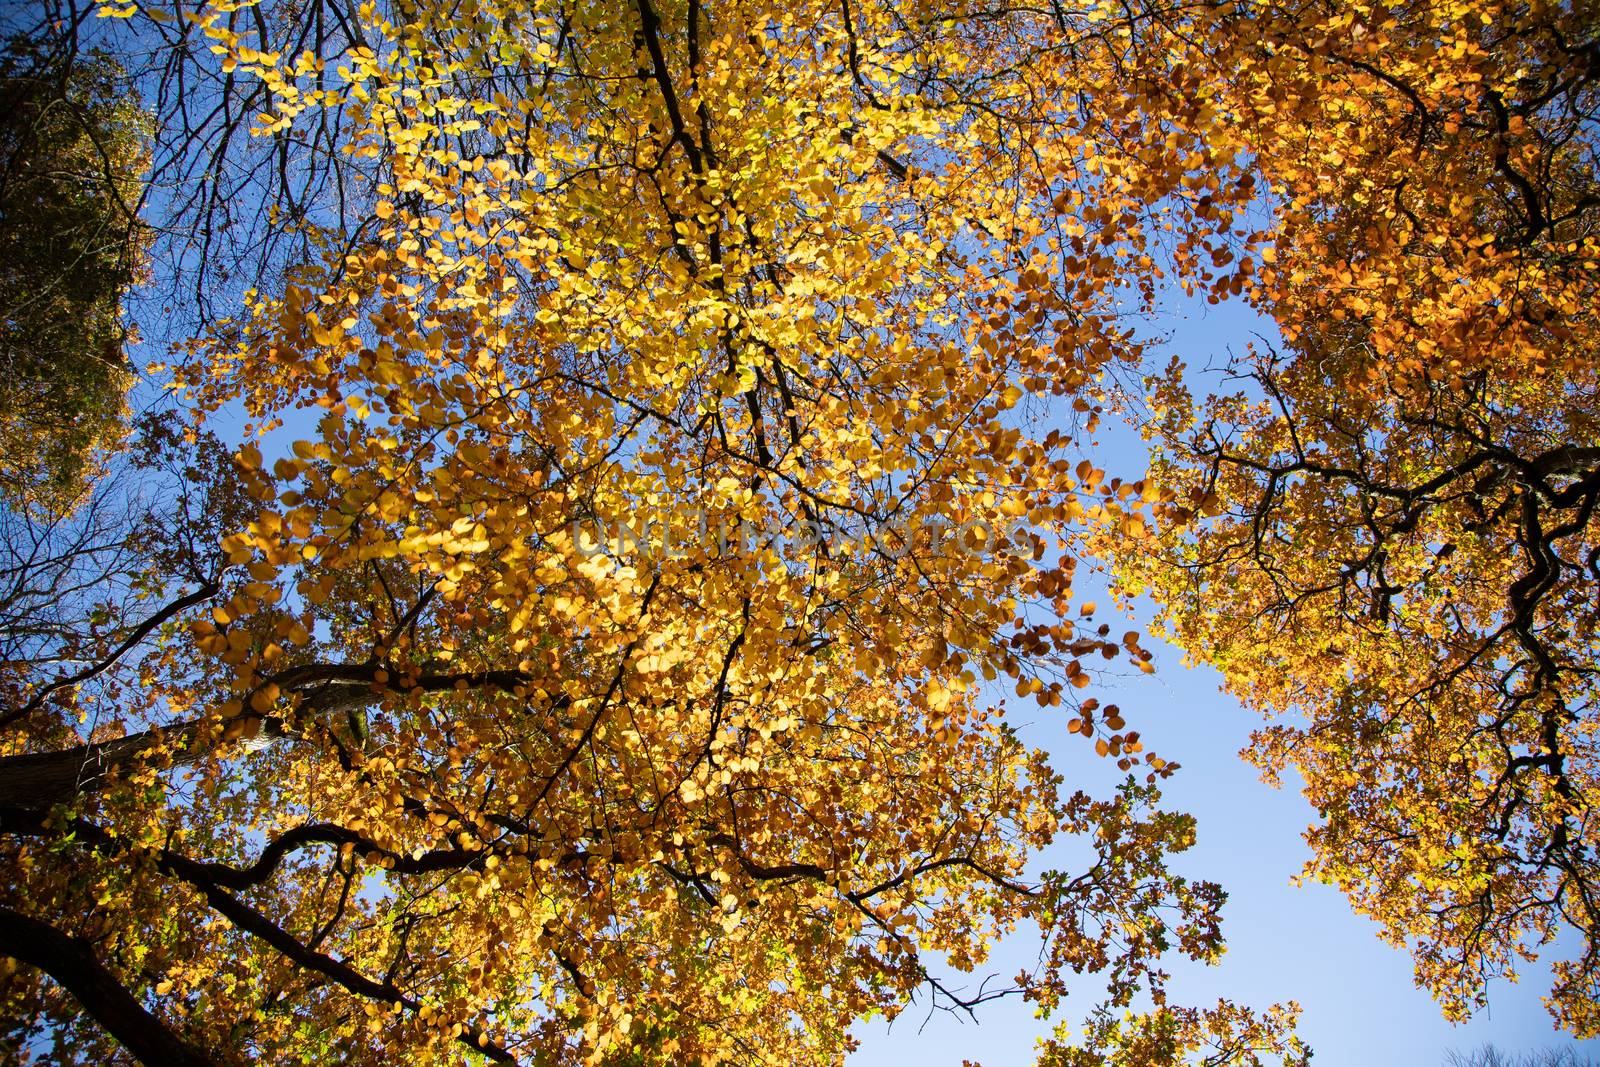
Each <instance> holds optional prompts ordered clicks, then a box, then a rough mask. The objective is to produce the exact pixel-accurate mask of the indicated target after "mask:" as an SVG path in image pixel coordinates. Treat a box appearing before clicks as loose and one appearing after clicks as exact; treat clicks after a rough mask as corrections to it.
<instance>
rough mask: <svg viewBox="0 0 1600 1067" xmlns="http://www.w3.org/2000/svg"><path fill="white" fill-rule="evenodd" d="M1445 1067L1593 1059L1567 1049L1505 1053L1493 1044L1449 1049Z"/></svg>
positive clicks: (1552, 1065) (1563, 1066) (1578, 1066)
mask: <svg viewBox="0 0 1600 1067" xmlns="http://www.w3.org/2000/svg"><path fill="white" fill-rule="evenodd" d="M1444 1061H1445V1064H1446V1065H1447V1067H1588V1065H1589V1064H1590V1063H1592V1062H1593V1061H1592V1060H1590V1059H1588V1058H1587V1057H1585V1058H1583V1059H1579V1058H1578V1054H1577V1053H1576V1052H1573V1051H1572V1050H1571V1049H1570V1048H1568V1049H1544V1050H1543V1051H1541V1052H1526V1053H1523V1054H1522V1055H1507V1054H1505V1053H1503V1052H1501V1051H1500V1050H1499V1049H1497V1048H1495V1047H1494V1046H1493V1045H1484V1046H1483V1047H1482V1048H1480V1049H1476V1050H1474V1051H1472V1052H1468V1053H1461V1052H1456V1051H1453V1050H1452V1051H1451V1052H1448V1053H1446V1054H1445V1060H1444Z"/></svg>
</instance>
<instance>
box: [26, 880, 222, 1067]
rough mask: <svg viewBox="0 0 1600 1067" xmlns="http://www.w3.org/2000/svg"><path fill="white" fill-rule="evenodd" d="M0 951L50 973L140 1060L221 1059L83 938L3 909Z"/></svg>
mask: <svg viewBox="0 0 1600 1067" xmlns="http://www.w3.org/2000/svg"><path fill="white" fill-rule="evenodd" d="M0 953H3V954H5V955H7V956H10V957H11V958H12V959H14V960H18V961H20V962H22V963H26V964H27V965H29V966H30V967H37V968H38V969H39V970H41V971H43V972H44V973H45V974H47V975H49V976H50V977H51V978H52V979H54V980H55V981H56V983H57V984H59V985H60V986H61V988H63V989H65V990H66V991H67V992H69V993H71V994H72V995H73V996H74V997H76V998H77V1001H78V1003H79V1004H82V1005H83V1009H84V1011H86V1012H88V1013H89V1014H90V1015H91V1016H92V1017H93V1018H94V1021H95V1022H97V1023H99V1024H100V1025H101V1026H102V1027H104V1028H105V1030H106V1032H107V1033H109V1034H110V1035H111V1036H112V1037H114V1038H116V1039H117V1040H118V1041H120V1042H122V1045H123V1047H124V1048H126V1049H127V1050H128V1051H129V1052H131V1053H132V1054H133V1055H134V1057H135V1058H136V1059H138V1060H139V1062H140V1063H145V1064H149V1065H150V1067H209V1065H211V1064H214V1063H217V1062H218V1061H216V1060H214V1059H212V1058H211V1057H210V1056H208V1055H206V1053H204V1052H202V1051H201V1050H200V1049H198V1048H196V1047H195V1046H194V1045H192V1044H190V1043H189V1042H187V1041H185V1040H184V1039H183V1038H181V1037H179V1036H178V1035H177V1034H175V1033H173V1032H172V1031H171V1030H170V1029H169V1028H168V1027H167V1025H166V1024H165V1023H163V1022H162V1021H161V1020H160V1019H158V1018H157V1017H156V1016H154V1015H152V1014H151V1013H150V1012H149V1011H148V1010H146V1009H145V1006H144V1005H143V1004H141V1003H139V998H138V997H136V996H134V995H133V993H131V992H130V991H129V990H128V987H127V986H125V985H123V984H122V982H121V980H119V979H118V978H117V976H116V975H114V974H112V973H111V971H110V970H108V969H107V968H106V966H105V964H103V963H101V962H100V960H99V958H98V957H96V956H95V954H94V952H93V950H92V949H90V947H89V945H88V944H87V943H86V942H85V941H83V940H82V939H80V938H76V937H70V936H68V935H67V934H64V933H62V932H61V931H60V930H57V929H56V928H55V927H53V926H50V925H48V924H46V923H43V922H40V921H39V920H38V919H33V918H30V917H28V916H26V915H23V914H21V913H19V912H15V911H12V910H11V909H10V908H4V907H0Z"/></svg>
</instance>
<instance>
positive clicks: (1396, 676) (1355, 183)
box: [1120, 3, 1600, 1036]
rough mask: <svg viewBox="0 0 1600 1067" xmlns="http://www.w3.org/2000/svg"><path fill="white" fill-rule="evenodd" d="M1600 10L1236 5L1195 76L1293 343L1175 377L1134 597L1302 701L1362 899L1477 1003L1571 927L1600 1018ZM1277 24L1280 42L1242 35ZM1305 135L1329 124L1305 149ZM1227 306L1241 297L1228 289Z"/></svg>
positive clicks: (1447, 1003)
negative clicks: (1214, 386) (1226, 131)
mask: <svg viewBox="0 0 1600 1067" xmlns="http://www.w3.org/2000/svg"><path fill="white" fill-rule="evenodd" d="M1595 16H1596V12H1595V10H1594V8H1593V5H1590V4H1576V5H1550V4H1534V5H1515V4H1495V3H1490V4H1487V5H1485V4H1472V5H1456V4H1447V5H1443V6H1440V5H1429V6H1426V7H1414V8H1413V7H1396V8H1376V9H1370V10H1369V9H1366V8H1360V7H1348V8H1347V7H1343V6H1333V5H1327V6H1324V5H1317V4H1300V3H1291V4H1285V5H1263V6H1260V7H1255V6H1248V7H1242V8H1238V9H1232V8H1224V9H1219V10H1218V11H1217V13H1216V15H1215V21H1214V23H1213V25H1212V28H1211V29H1210V31H1209V32H1208V33H1206V34H1205V35H1203V36H1199V35H1197V38H1196V39H1197V40H1200V41H1204V42H1205V45H1204V46H1203V47H1197V48H1195V49H1193V50H1192V51H1191V52H1190V53H1189V56H1188V59H1189V60H1190V62H1191V68H1190V69H1191V71H1192V73H1191V75H1190V78H1191V84H1193V85H1194V86H1196V91H1197V92H1199V93H1201V94H1202V95H1206V96H1208V97H1209V98H1210V99H1212V100H1215V101H1216V103H1215V104H1214V105H1213V106H1215V107H1217V108H1221V109H1226V110H1228V111H1230V112H1231V113H1232V114H1233V115H1234V116H1235V123H1236V128H1237V136H1236V141H1237V143H1238V144H1239V146H1240V150H1241V151H1243V152H1248V153H1250V155H1251V156H1252V158H1253V160H1254V167H1255V169H1256V172H1257V173H1259V174H1260V175H1261V176H1262V177H1263V179H1264V182H1263V190H1262V200H1261V203H1260V205H1259V208H1258V210H1259V211H1260V213H1261V214H1262V215H1269V214H1270V217H1271V225H1270V227H1267V230H1268V231H1269V232H1267V233H1264V234H1262V235H1260V236H1259V237H1258V238H1257V239H1256V240H1255V241H1254V242H1253V247H1252V249H1251V253H1250V254H1252V255H1254V256H1255V257H1256V259H1257V261H1258V263H1259V269H1256V270H1254V271H1253V272H1251V273H1250V274H1249V276H1248V277H1247V278H1246V279H1245V281H1244V283H1243V284H1242V285H1238V286H1235V287H1233V288H1232V291H1233V292H1242V293H1243V294H1244V296H1245V298H1246V299H1247V300H1248V301H1249V302H1250V303H1251V304H1252V305H1253V306H1255V307H1257V308H1259V309H1260V310H1261V311H1263V312H1264V313H1265V314H1267V315H1269V316H1271V318H1272V320H1273V321H1274V323H1275V325H1276V327H1277V331H1278V333H1279V335H1280V337H1279V338H1277V339H1271V340H1269V341H1263V342H1262V343H1260V344H1258V345H1254V346H1251V347H1250V348H1249V349H1247V350H1245V351H1242V352H1239V353H1236V355H1235V357H1234V358H1233V359H1232V360H1231V361H1230V363H1229V364H1228V368H1227V370H1228V373H1230V374H1231V375H1234V376H1236V377H1235V381H1236V382H1237V383H1239V384H1238V385H1237V386H1235V387H1230V388H1228V389H1226V390H1224V391H1223V393H1222V394H1220V395H1216V396H1213V397H1210V398H1206V399H1204V400H1202V401H1201V402H1199V403H1195V402H1194V401H1193V400H1192V399H1191V396H1190V394H1189V392H1188V387H1187V386H1186V385H1185V384H1184V382H1183V379H1182V375H1181V372H1180V370H1177V369H1174V370H1173V371H1171V372H1169V373H1165V374H1160V375H1156V376H1154V377H1153V379H1152V381H1151V393H1150V395H1151V398H1152V399H1151V403H1152V409H1153V414H1151V415H1150V416H1149V417H1148V418H1149V421H1148V422H1147V427H1148V430H1149V432H1150V434H1151V436H1152V438H1153V440H1154V442H1155V452H1156V456H1155V462H1154V465H1153V468H1152V474H1151V479H1152V481H1153V482H1155V483H1158V484H1159V485H1160V486H1161V487H1162V490H1163V491H1164V492H1165V493H1167V494H1170V496H1171V500H1170V501H1169V504H1168V508H1167V514H1166V516H1165V520H1164V522H1163V523H1162V526H1163V532H1162V536H1161V538H1160V542H1159V543H1160V545H1161V550H1160V551H1152V550H1151V548H1150V546H1149V545H1148V544H1147V543H1144V542H1141V543H1139V544H1137V545H1131V544H1130V545H1125V546H1123V547H1122V549H1121V550H1120V551H1121V552H1122V556H1123V559H1124V564H1123V572H1124V576H1125V578H1126V580H1127V589H1128V590H1129V591H1130V592H1135V591H1147V592H1149V593H1150V594H1152V595H1153V596H1154V597H1155V598H1156V599H1157V600H1158V601H1159V602H1160V603H1161V604H1162V605H1163V606H1164V612H1165V624H1166V627H1167V630H1168V632H1169V633H1170V634H1171V635H1172V636H1173V637H1174V638H1175V640H1177V642H1178V643H1180V644H1181V645H1182V646H1183V647H1184V648H1186V649H1187V650H1188V651H1189V654H1190V655H1191V656H1192V657H1193V658H1194V659H1197V660H1200V661H1204V662H1207V663H1210V664H1213V665H1215V666H1216V667H1218V668H1219V669H1221V670H1222V672H1223V673H1224V675H1225V677H1226V679H1227V685H1228V687H1229V688H1230V689H1231V690H1232V691H1233V692H1234V693H1236V694H1238V695H1239V696H1240V697H1241V698H1242V699H1243V700H1245V701H1246V702H1247V703H1249V704H1252V705H1255V706H1257V707H1259V708H1260V709H1262V710H1263V711H1265V712H1267V713H1268V714H1270V715H1273V716H1275V717H1276V719H1277V721H1276V722H1275V724H1274V725H1272V726H1270V727H1269V728H1267V729H1265V730H1263V731H1262V732H1260V733H1259V734H1257V735H1256V737H1255V740H1254V742H1253V745H1252V748H1251V749H1250V751H1249V753H1248V754H1249V756H1250V758H1252V759H1253V760H1255V761H1256V762H1257V763H1258V764H1259V765H1260V766H1261V767H1262V768H1263V770H1264V772H1265V773H1266V774H1267V775H1269V776H1270V777H1272V778H1274V779H1276V777H1277V776H1278V775H1279V774H1280V773H1281V772H1282V771H1284V770H1286V769H1289V768H1293V769H1294V770H1295V771H1297V772H1298V773H1299V775H1300V776H1301V777H1302V778H1303V780H1304V783H1305V784H1304V789H1305V793H1306V796H1307V797H1308V799H1310V801H1311V802H1312V804H1313V805H1315V807H1316V809H1317V812H1318V815H1319V817H1320V819H1319V822H1318V824H1317V825H1316V826H1314V827H1313V828H1312V830H1311V832H1310V835H1309V840H1310V842H1311V845H1312V848H1313V853H1314V857H1313V859H1312V861H1311V863H1310V864H1309V866H1308V873H1309V874H1310V875H1311V876H1313V877H1316V878H1318V879H1321V880H1324V881H1327V882H1331V883H1333V884H1336V885H1338V886H1339V887H1340V888H1341V889H1343V890H1344V891H1345V893H1347V894H1348V895H1349V897H1350V899H1351V901H1352V903H1353V904H1354V905H1355V907H1356V908H1357V909H1358V910H1359V911H1362V912H1364V913H1366V914H1369V915H1371V916H1373V917H1374V918H1375V919H1377V920H1378V921H1379V922H1380V923H1381V924H1382V927H1383V930H1384V933H1385V936H1386V937H1387V938H1389V939H1390V940H1391V941H1393V942H1394V943H1395V944H1397V945H1405V946H1407V947H1409V948H1410V949H1411V950H1412V951H1413V953H1414V955H1415V958H1416V963H1417V978H1418V981H1419V982H1420V983H1422V984H1423V985H1425V986H1427V987H1428V988H1429V989H1431V990H1432V991H1433V992H1434V993H1435V995H1436V996H1438V997H1439V998H1440V1000H1441V1002H1442V1003H1443V1005H1444V1008H1445V1010H1446V1012H1447V1014H1449V1015H1450V1016H1452V1017H1462V1016H1464V1015H1465V1014H1467V1013H1468V1012H1469V1011H1470V1010H1471V1009H1472V1008H1473V1007H1474V1006H1475V1005H1481V1004H1482V1002H1483V999H1482V998H1483V989H1484V983H1485V981H1486V980H1487V979H1488V978H1490V977H1493V976H1496V975H1501V974H1506V973H1511V972H1514V970H1515V968H1516V966H1517V964H1518V963H1519V961H1521V960H1524V959H1528V958H1531V957H1532V956H1533V955H1534V954H1535V953H1537V952H1538V951H1540V950H1541V949H1544V948H1546V946H1548V944H1549V943H1550V942H1551V940H1552V939H1553V938H1554V937H1556V936H1557V935H1558V934H1559V933H1560V931H1562V930H1563V929H1573V930H1575V931H1577V933H1578V935H1579V936H1578V937H1577V939H1576V944H1577V946H1578V947H1577V950H1576V952H1575V953H1574V955H1573V958H1571V959H1565V960H1559V961H1557V963H1556V983H1555V987H1554V989H1553V990H1552V993H1551V999H1550V1002H1549V1003H1550V1006H1551V1009H1552V1011H1553V1012H1554V1013H1555V1015H1556V1017H1557V1019H1558V1020H1559V1022H1560V1023H1561V1025H1563V1026H1565V1027H1567V1028H1568V1029H1571V1030H1572V1031H1573V1032H1575V1033H1577V1034H1579V1035H1582V1036H1593V1035H1595V1034H1597V1033H1600V1010H1597V1008H1596V1002H1597V994H1600V945H1597V942H1596V940H1595V936H1594V931H1595V930H1596V929H1597V926H1600V914H1597V912H1596V908H1597V905H1600V895H1597V894H1600V880H1597V877H1596V875H1597V869H1596V866H1595V857H1596V847H1595V846H1596V836H1595V835H1596V823H1595V820H1594V812H1593V805H1594V803H1595V801H1596V798H1597V792H1596V791H1597V788H1600V780H1597V777H1596V776H1597V773H1600V766H1597V764H1596V761H1595V750H1594V744H1593V735H1594V729H1595V723H1596V706H1595V696H1596V692H1595V685H1596V680H1597V678H1596V672H1595V655H1594V653H1595V647H1596V646H1595V621H1596V594H1597V591H1600V587H1597V579H1600V569H1597V568H1596V560H1597V558H1600V556H1597V553H1600V547H1597V542H1596V537H1595V529H1594V526H1593V516H1594V509H1595V506H1596V503H1597V501H1600V495H1597V494H1600V449H1597V446H1600V440H1597V438H1596V421H1595V419H1596V413H1597V407H1596V400H1595V387H1596V379H1595V372H1596V360H1595V342H1596V339H1597V334H1596V327H1597V320H1596V315H1595V309H1596V307H1597V306H1600V304H1597V295H1600V294H1597V292H1596V279H1597V277H1600V275H1597V273H1596V260H1597V259H1600V244H1597V241H1600V236H1597V231H1596V226H1597V221H1600V179H1597V167H1596V142H1595V137H1594V130H1595V126H1594V119H1595V116H1596V108H1597V106H1600V50H1597V49H1600V44H1597V39H1596V36H1595V32H1596V17H1595ZM1244 26H1248V29H1249V32H1248V33H1245V32H1241V31H1242V28H1243V27H1244ZM1306 131H1311V132H1310V134H1309V136H1308V135H1306ZM1213 295H1214V296H1216V297H1219V298H1220V297H1225V296H1227V295H1228V291H1227V290H1224V289H1221V288H1218V289H1216V290H1214V292H1213Z"/></svg>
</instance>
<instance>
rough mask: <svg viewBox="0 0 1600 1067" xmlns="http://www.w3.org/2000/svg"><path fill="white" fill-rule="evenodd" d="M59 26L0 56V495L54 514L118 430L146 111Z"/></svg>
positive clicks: (112, 70) (113, 69)
mask: <svg viewBox="0 0 1600 1067" xmlns="http://www.w3.org/2000/svg"><path fill="white" fill-rule="evenodd" d="M118 73H119V71H118V68H117V65H116V64H115V63H114V62H113V61H112V60H111V59H110V58H108V57H107V56H104V55H80V54H75V53H74V51H73V49H72V47H71V42H70V41H68V40H65V39H62V38H61V37H60V36H58V35H54V36H53V35H44V36H41V37H39V38H27V37H19V38H14V39H12V40H11V41H10V42H9V46H8V48H7V51H6V54H5V56H4V58H3V60H0V366H3V369H4V370H3V373H4V381H3V383H0V411H3V412H4V417H3V419H0V494H3V495H4V497H5V499H6V500H7V502H8V503H9V504H10V506H12V507H20V508H25V509H26V508H32V509H43V510H45V511H47V512H59V511H61V510H62V509H65V508H70V507H71V506H72V505H73V504H74V503H76V502H77V501H78V500H79V499H80V498H81V496H82V494H83V492H84V490H85V486H86V483H87V481H88V480H89V479H90V477H91V475H92V472H93V468H94V466H95V464H96V462H97V459H96V454H97V451H99V450H101V449H103V448H105V447H108V446H114V445H115V444H116V441H117V439H118V438H119V436H120V434H121V432H122V419H123V413H124V411H123V394H124V393H125V392H126V391H127V389H128V386H129V384H130V382H131V376H130V374H129V371H128V367H127V359H126V357H125V355H124V353H123V343H124V340H125V324H124V320H123V307H122V305H123V298H124V296H125V295H126V293H127V291H128V289H129V287H130V286H131V285H133V283H134V282H135V280H136V279H137V277H138V274H139V271H140V268H141V257H142V249H143V245H144V234H143V231H142V229H141V227H140V226H139V222H138V218H137V213H136V212H137V200H138V192H137V190H138V187H139V183H140V171H141V170H142V169H143V165H144V161H145V159H146V158H147V150H146V146H145V122H144V115H143V114H142V112H141V111H140V109H139V107H138V104H137V102H136V101H135V100H131V99H127V98H122V99H119V98H118V93H117V91H116V77H117V74H118Z"/></svg>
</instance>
